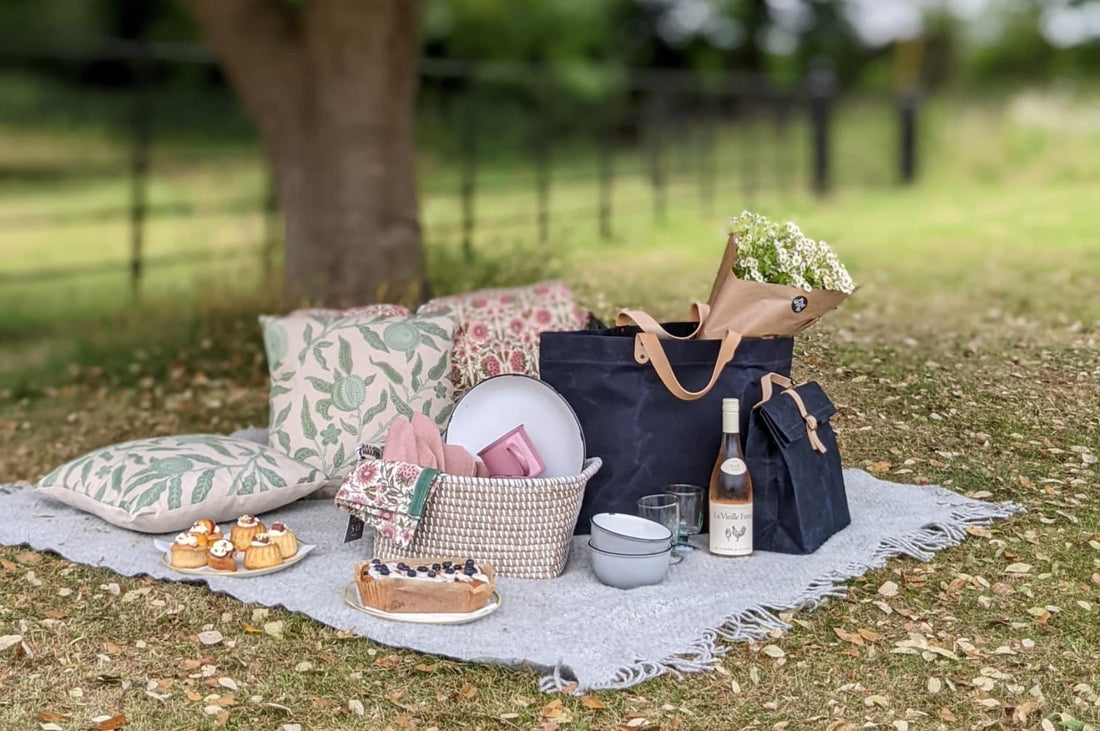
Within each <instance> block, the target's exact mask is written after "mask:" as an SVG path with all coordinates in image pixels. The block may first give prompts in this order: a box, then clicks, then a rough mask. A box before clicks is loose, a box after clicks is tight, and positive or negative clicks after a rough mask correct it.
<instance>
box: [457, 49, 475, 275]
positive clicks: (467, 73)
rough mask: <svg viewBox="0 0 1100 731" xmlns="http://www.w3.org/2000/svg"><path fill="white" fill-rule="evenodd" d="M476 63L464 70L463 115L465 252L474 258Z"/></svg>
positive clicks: (463, 220)
mask: <svg viewBox="0 0 1100 731" xmlns="http://www.w3.org/2000/svg"><path fill="white" fill-rule="evenodd" d="M476 81H477V80H476V78H475V71H474V68H473V66H471V65H469V64H467V65H466V67H465V69H464V70H463V84H462V90H463V97H464V99H463V101H464V103H463V105H462V107H463V109H462V111H463V115H462V184H461V185H462V189H461V195H462V253H463V255H464V256H465V258H466V261H471V260H473V258H474V242H473V238H474V194H475V192H476V190H475V189H476V186H477V131H478V121H479V120H478V116H479V114H478V112H479V110H478V90H477V83H476Z"/></svg>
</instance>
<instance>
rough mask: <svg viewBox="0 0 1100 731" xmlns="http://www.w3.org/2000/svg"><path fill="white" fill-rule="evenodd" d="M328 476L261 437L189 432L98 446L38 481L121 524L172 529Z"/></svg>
mask: <svg viewBox="0 0 1100 731" xmlns="http://www.w3.org/2000/svg"><path fill="white" fill-rule="evenodd" d="M323 483H324V476H323V475H322V474H321V473H320V472H319V471H318V470H317V469H316V468H314V467H310V466H308V465H304V464H301V463H300V462H296V461H294V460H293V459H291V458H289V457H287V456H286V455H284V454H282V453H280V452H279V451H277V450H274V449H272V448H270V447H268V446H266V445H264V444H256V443H255V442H249V441H246V440H243V439H233V438H231V437H225V436H219V435H216V434H191V435H186V436H175V437H157V438H154V439H140V440H138V441H135V442H126V443H124V444H116V445H114V446H111V447H104V448H103V449H97V450H96V451H94V452H91V453H89V454H86V455H84V456H83V457H79V458H77V459H74V460H73V461H72V462H69V463H68V464H64V465H62V466H61V467H58V468H57V469H56V470H54V471H53V472H51V473H50V474H48V475H46V476H45V477H43V478H42V479H41V480H40V481H39V482H38V484H37V485H36V486H35V487H36V489H37V490H38V491H39V492H40V493H42V494H44V495H48V496H49V497H52V498H54V499H56V500H59V501H61V502H63V503H65V504H66V505H69V506H71V507H74V508H77V509H78V510H83V511H85V512H88V513H92V514H93V515H98V516H99V517H100V518H103V519H104V520H106V521H107V522H108V523H113V524H114V525H117V526H119V527H121V528H129V529H130V530H136V531H141V532H143V533H170V532H172V531H182V530H186V529H187V528H189V527H191V524H192V523H194V522H195V521H196V520H198V519H199V518H210V519H212V520H216V521H223V520H235V519H236V518H237V517H238V516H240V515H242V514H245V513H249V514H258V513H265V512H267V511H269V510H274V509H276V508H281V507H282V506H284V505H286V504H288V503H291V502H294V501H295V500H297V499H298V498H301V497H305V496H306V495H308V494H310V493H311V492H313V491H314V490H316V489H317V488H318V487H319V486H321V485H322V484H323Z"/></svg>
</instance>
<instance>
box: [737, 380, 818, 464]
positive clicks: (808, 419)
mask: <svg viewBox="0 0 1100 731" xmlns="http://www.w3.org/2000/svg"><path fill="white" fill-rule="evenodd" d="M773 384H774V385H776V386H779V387H780V388H782V389H783V391H781V393H782V394H783V395H784V396H790V397H791V400H792V401H794V404H795V406H797V407H798V414H799V416H801V417H802V421H803V422H805V423H806V439H808V440H809V442H810V447H811V448H812V449H813V450H814V451H815V452H820V453H821V454H825V452H826V451H827V450H826V448H825V442H823V441H821V437H819V436H818V435H817V419H816V418H814V415H813V414H811V413H810V412H808V411H807V410H806V404H805V403H804V402H803V401H802V397H801V396H799V395H798V391H795V390H794V383H793V382H792V381H791V379H789V378H787V377H786V376H781V375H779V374H778V373H769V374H768V375H766V376H764V377H763V378H761V379H760V391H761V393H762V397H761V399H760V403H758V404H757V405H756V406H759V405H760V404H763V403H766V402H767V401H769V400H771V397H772V385H773ZM753 408H756V407H755V406H754V407H753Z"/></svg>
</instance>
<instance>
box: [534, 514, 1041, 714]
mask: <svg viewBox="0 0 1100 731" xmlns="http://www.w3.org/2000/svg"><path fill="white" fill-rule="evenodd" d="M1023 509H1024V508H1023V507H1022V506H1020V505H1018V504H1017V503H1014V502H1003V503H971V504H968V505H965V506H962V507H960V508H958V509H956V510H954V511H952V513H951V517H950V519H949V520H947V521H937V522H934V523H930V524H928V525H926V526H924V527H923V528H921V529H919V530H916V531H913V532H911V533H908V534H906V535H904V536H892V537H889V538H886V539H884V540H883V541H882V542H881V543H880V544H879V546H878V548H877V549H876V550H875V552H874V554H872V556H871V558H870V559H869V560H868V561H867V562H865V563H850V564H848V565H846V566H844V567H843V568H840V569H837V570H835V571H832V572H830V573H829V574H827V575H825V576H822V577H820V578H818V579H816V580H815V581H813V582H811V583H810V585H809V586H808V587H807V588H806V591H805V592H803V595H802V596H801V597H800V599H799V601H798V602H797V603H796V604H794V605H792V606H789V607H768V606H760V605H757V606H752V607H748V608H746V609H744V610H742V611H740V612H738V613H736V614H731V615H729V616H727V617H726V618H725V619H724V620H723V621H722V624H720V625H719V626H718V627H715V628H713V629H710V630H707V631H705V632H704V633H703V635H702V637H700V638H699V639H698V640H697V641H695V642H694V643H692V644H691V645H689V646H688V647H686V648H684V649H683V650H682V651H680V652H677V653H674V654H673V655H671V656H669V657H666V658H664V659H662V660H659V661H648V660H639V661H637V662H634V663H632V664H630V665H625V666H623V667H621V668H619V670H618V671H617V672H616V673H615V675H614V676H613V677H612V678H611V679H610V680H608V681H607V682H604V683H599V684H595V685H592V686H590V687H587V688H581V687H579V686H578V685H577V683H576V682H575V681H574V680H570V679H568V677H567V675H566V674H567V673H568V668H566V667H564V666H563V665H561V664H559V665H558V666H557V667H555V668H554V669H553V672H551V673H550V674H549V675H546V676H544V677H542V678H541V679H540V680H539V689H540V690H541V691H542V692H543V693H562V692H565V691H566V689H569V691H570V692H572V693H573V694H574V695H581V694H582V693H584V692H587V691H590V690H622V689H624V688H630V687H633V686H635V685H638V684H640V683H644V682H645V681H647V680H652V679H654V678H658V677H660V676H662V675H674V676H676V677H682V676H683V675H684V674H685V673H697V672H702V671H705V670H712V669H713V668H714V665H715V663H716V662H718V660H719V658H721V657H722V656H723V655H725V654H726V653H728V652H729V647H728V646H725V645H722V644H719V640H722V641H725V642H752V641H755V640H761V639H763V638H765V637H767V636H768V635H769V634H770V633H772V632H774V631H775V630H779V631H781V632H786V631H788V630H789V629H790V628H791V627H790V625H789V624H787V623H786V622H784V621H783V620H782V619H780V618H779V616H778V613H779V612H786V611H792V610H796V609H816V608H817V607H818V606H820V605H821V604H822V603H823V602H824V601H825V600H826V599H829V598H830V597H838V598H839V597H843V596H845V595H846V594H847V593H848V590H847V587H846V586H845V582H846V581H848V580H849V579H852V578H855V577H857V576H861V575H862V574H864V573H866V572H867V571H870V570H872V569H877V568H881V567H882V566H884V565H885V564H886V562H887V561H888V560H889V559H891V558H894V557H895V556H910V557H912V558H915V559H918V560H920V561H930V560H932V557H933V556H934V555H935V554H936V552H938V551H941V550H943V549H945V548H950V547H951V546H954V545H957V544H959V543H961V542H962V541H963V540H964V539H965V538H966V535H967V533H966V529H967V527H968V526H985V525H989V523H990V521H992V520H995V519H1003V518H1009V517H1011V516H1013V515H1015V514H1016V513H1019V512H1022V511H1023Z"/></svg>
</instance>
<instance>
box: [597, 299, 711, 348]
mask: <svg viewBox="0 0 1100 731" xmlns="http://www.w3.org/2000/svg"><path fill="white" fill-rule="evenodd" d="M708 315H710V305H708V304H706V303H703V302H692V303H691V319H690V320H689V322H697V323H699V327H697V328H695V330H693V331H692V333H691V334H690V335H672V334H671V333H669V332H668V331H667V330H665V329H664V328H663V327H661V325H660V323H658V322H657V320H655V319H654V318H653V317H652V316H651V315H648V314H646V313H645V312H643V311H642V310H620V311H619V314H618V315H616V316H615V327H623V326H624V325H629V324H630V323H632V322H633V323H634V324H635V325H637V326H638V328H639V329H641V331H642V332H647V333H653V334H654V335H656V336H657V337H659V338H665V339H668V340H692V339H694V338H695V337H697V336H698V335H699V331H700V330H702V329H703V323H704V322H706V321H707V316H708Z"/></svg>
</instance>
